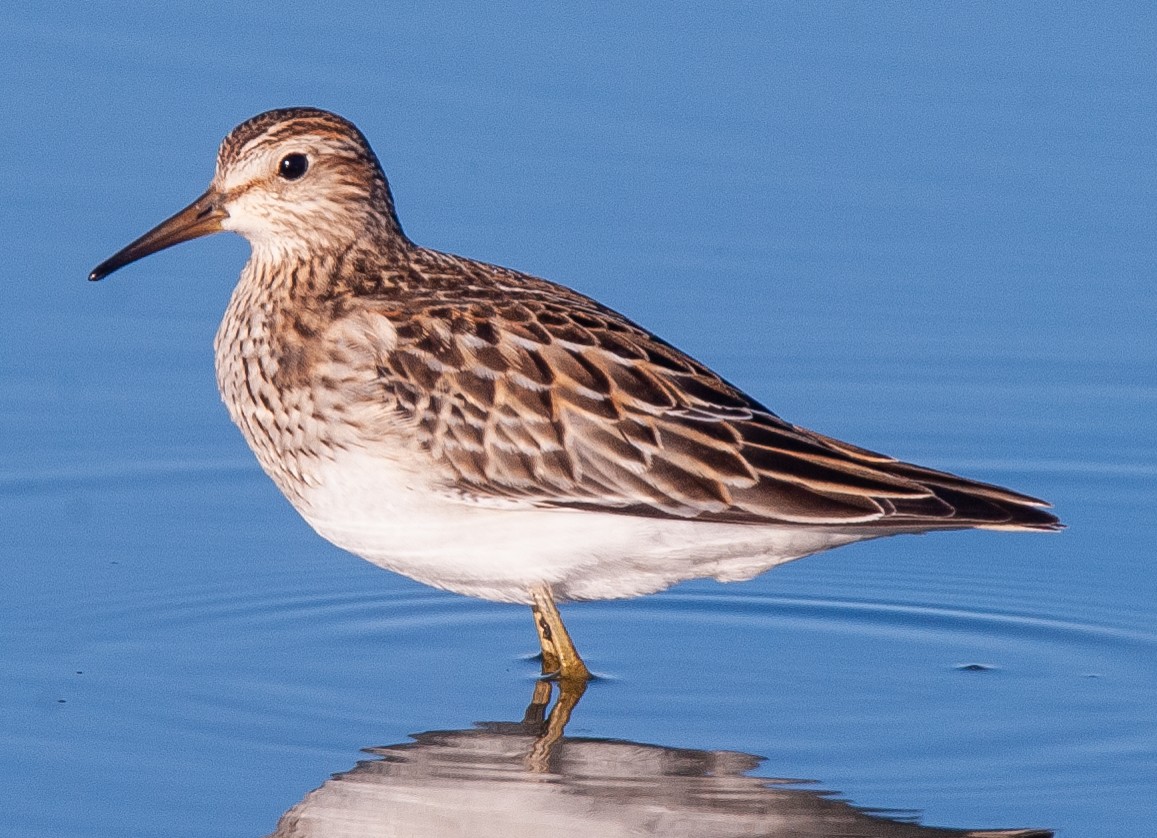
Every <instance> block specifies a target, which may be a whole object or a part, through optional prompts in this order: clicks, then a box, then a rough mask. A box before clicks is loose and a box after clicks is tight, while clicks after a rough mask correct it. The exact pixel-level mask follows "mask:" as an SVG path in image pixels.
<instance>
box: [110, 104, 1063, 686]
mask: <svg viewBox="0 0 1157 838" xmlns="http://www.w3.org/2000/svg"><path fill="white" fill-rule="evenodd" d="M221 229H225V230H233V231H236V232H239V233H241V234H242V235H245V236H246V237H247V238H249V240H250V241H251V243H252V245H253V256H252V258H251V260H250V262H249V263H248V264H247V265H246V267H245V270H244V272H243V273H242V277H241V281H240V283H239V284H238V287H237V289H236V291H235V292H234V296H233V299H232V301H231V303H230V305H229V309H228V311H227V312H226V315H225V318H224V320H223V322H222V324H221V329H220V331H219V333H218V337H217V344H216V345H217V366H218V380H219V383H220V386H221V392H222V396H223V398H224V400H225V402H226V404H227V406H228V407H229V411H230V414H231V415H232V417H233V419H234V421H235V422H237V424H238V425H239V426H240V428H241V430H242V431H243V433H244V434H245V437H246V439H247V440H248V442H249V444H250V446H251V447H252V448H253V450H254V452H255V453H256V455H257V457H258V459H259V461H260V462H261V464H262V466H263V467H264V468H265V470H266V471H267V472H268V473H269V474H270V475H271V476H272V477H273V479H274V480H275V481H276V482H277V484H278V486H279V487H280V488H281V490H282V491H283V492H284V493H285V494H286V496H287V497H289V499H290V500H291V501H292V502H293V503H294V505H295V506H297V508H298V509H299V510H300V511H301V512H302V514H303V515H305V517H306V518H307V519H308V520H309V521H310V522H311V523H312V524H314V526H315V527H316V528H317V529H318V530H319V532H321V533H322V534H323V535H325V536H326V537H328V538H330V539H331V540H333V541H334V542H335V543H337V544H339V545H341V546H344V547H347V548H348V549H350V550H352V551H353V552H357V553H359V554H360V555H363V556H365V557H366V558H369V559H370V560H371V561H374V562H376V563H378V564H381V565H383V566H385V567H389V568H392V569H395V570H398V571H399V572H403V573H407V574H408V575H411V576H413V577H415V578H418V579H421V580H423V581H427V582H430V583H431V584H435V585H440V586H443V587H447V588H449V589H451V590H458V591H461V592H464V593H472V594H476V595H480V596H487V597H490V598H494V599H508V600H515V601H524V602H529V603H531V604H532V605H533V606H534V607H535V613H536V615H538V616H539V617H542V615H544V614H545V617H542V618H541V619H538V620H536V622H537V623H538V625H539V627H540V639H542V640H543V644H544V653H545V657H546V659H547V660H548V661H550V662H551V663H552V664H558V665H559V666H561V667H562V668H563V669H564V672H565V671H566V669H567V666H568V665H570V666H572V670H573V667H574V666H576V665H577V666H581V661H578V663H577V664H574V663H573V662H571V663H570V664H568V655H570V653H571V652H573V649H570V650H569V651H568V649H567V648H560V649H556V650H554V651H553V652H552V650H550V649H548V648H547V647H548V646H549V645H550V643H551V642H552V634H553V638H554V640H559V642H563V644H564V646H567V645H569V642H568V641H566V640H565V631H564V630H563V629H562V625H561V622H558V624H557V625H553V623H551V621H552V619H553V618H551V616H550V612H551V611H552V610H553V602H552V598H553V596H554V595H559V596H565V597H569V598H598V597H606V596H628V595H633V594H636V593H641V592H646V591H650V590H658V589H659V588H662V587H666V586H667V585H669V584H672V583H673V582H676V581H679V580H681V579H687V578H693V577H696V576H716V577H717V578H722V579H729V578H743V577H746V576H750V575H754V573H758V572H760V571H762V570H765V569H767V568H768V567H770V566H772V565H774V564H777V563H780V562H782V561H787V560H789V559H792V558H798V557H799V556H802V555H807V554H808V553H812V552H816V551H818V550H822V549H827V548H828V547H832V546H837V545H839V544H845V543H849V542H851V541H857V540H862V539H865V538H874V537H878V536H882V535H891V534H896V533H912V532H923V531H927V530H938V529H963V528H973V527H981V528H990V529H1025V530H1051V529H1057V528H1059V526H1060V525H1059V523H1058V521H1057V519H1056V518H1055V517H1054V516H1053V515H1051V514H1050V513H1048V512H1046V511H1044V510H1043V509H1042V508H1041V507H1044V506H1047V504H1045V503H1044V502H1043V501H1039V500H1036V499H1035V498H1031V497H1028V496H1026V495H1022V494H1019V493H1017V492H1013V491H1011V490H1008V489H1003V488H1001V487H999V486H993V485H990V484H987V483H979V482H976V481H972V480H968V479H965V478H961V477H956V476H955V475H951V474H947V473H944V472H940V471H934V470H932V469H927V468H923V467H921V466H916V465H912V464H909V463H904V462H901V461H898V460H895V459H893V458H891V457H887V456H884V455H881V454H876V453H873V452H871V451H866V450H864V449H862V448H857V447H856V446H853V445H849V444H847V443H843V442H839V441H838V440H834V439H830V438H828V437H825V436H822V435H820V434H817V433H814V432H812V431H808V430H806V429H804V428H800V427H797V426H795V425H792V424H790V423H788V422H785V421H784V420H782V419H780V418H779V417H778V416H776V415H775V414H774V413H772V412H771V411H770V410H768V409H767V408H765V407H764V406H763V405H761V404H760V403H759V402H757V401H755V400H754V399H752V398H750V397H749V396H747V395H746V394H744V393H743V392H741V391H740V390H739V389H737V388H736V387H734V386H732V385H731V384H729V383H728V382H727V381H725V380H724V379H722V378H720V377H719V376H718V375H716V374H715V373H714V372H712V371H711V370H709V369H708V368H707V367H705V366H703V365H702V364H700V363H699V362H697V361H695V360H694V359H692V358H690V357H688V356H687V355H685V354H683V353H682V352H680V351H679V350H677V349H675V348H674V347H672V346H671V345H670V344H667V343H665V342H664V341H662V340H660V339H659V338H658V337H656V336H655V335H653V334H651V333H649V332H648V331H646V330H645V329H643V328H641V327H640V326H638V325H636V324H635V323H633V322H631V321H630V320H628V319H627V318H625V317H623V316H622V315H620V314H618V313H617V312H614V311H612V310H610V309H608V308H606V307H605V306H603V305H600V304H599V303H597V302H595V301H594V300H591V299H589V298H588V297H585V296H583V295H581V294H579V293H577V292H575V291H572V290H570V289H568V288H565V287H562V286H559V285H556V284H554V283H551V282H547V281H546V280H542V279H538V278H535V277H531V276H527V275H525V274H521V273H518V272H516V271H512V270H509V269H507V268H502V267H498V266H495V265H488V264H484V263H481V262H476V261H473V260H470V259H464V258H462V257H458V256H452V255H449V254H445V253H439V252H436V251H433V250H428V249H425V248H422V247H419V246H417V245H415V244H414V243H412V242H411V241H410V240H409V239H408V238H407V237H406V236H405V234H404V233H403V232H402V229H401V226H400V224H399V222H398V219H397V215H396V213H395V211H394V205H393V199H392V197H391V195H390V190H389V186H388V184H387V182H386V178H385V175H384V174H383V173H382V170H381V167H380V165H379V164H378V161H377V158H376V157H375V156H374V153H373V151H372V150H371V149H370V146H369V144H368V143H367V142H366V140H365V137H363V136H362V134H361V132H360V131H358V129H357V128H356V127H354V126H353V125H352V124H351V123H349V122H348V121H346V120H344V119H342V118H341V117H338V116H336V115H334V114H330V113H327V112H325V111H320V110H315V109H310V108H293V109H287V110H278V111H270V112H268V113H265V114H261V115H260V116H257V117H254V118H253V119H251V120H249V121H248V122H245V123H243V124H242V125H240V126H238V127H237V128H235V129H234V130H233V131H232V132H231V133H230V134H229V136H228V137H226V139H225V141H224V142H223V143H222V145H221V149H220V152H219V154H218V161H217V173H216V176H215V177H214V179H213V184H212V185H211V187H210V189H209V191H208V192H206V194H205V195H204V196H202V198H200V199H198V201H197V202H195V203H194V204H193V205H191V206H190V207H189V208H188V209H187V210H185V211H183V212H182V213H180V214H178V215H177V216H174V217H173V218H172V219H170V220H169V221H167V222H165V223H164V224H162V225H160V226H159V227H157V228H156V229H154V230H153V231H152V232H150V233H148V234H146V235H145V236H144V237H142V238H141V239H139V240H138V241H136V242H134V243H133V244H131V245H129V246H128V247H127V248H125V249H124V250H122V251H121V252H120V253H118V254H117V255H116V256H114V257H113V258H112V259H110V260H108V261H107V262H105V263H104V264H102V265H101V266H99V267H98V268H97V269H96V270H95V271H94V272H93V274H92V278H93V279H99V278H101V277H102V276H104V275H106V274H108V273H110V272H111V271H113V270H115V269H117V268H119V267H121V266H122V265H124V264H127V263H128V262H131V261H133V260H135V259H137V258H140V257H141V256H144V255H147V254H148V253H151V252H153V251H155V250H159V249H161V248H163V247H168V246H170V245H172V244H175V243H177V242H179V241H184V240H186V239H188V238H193V237H195V236H199V235H205V234H207V233H210V232H215V231H217V230H221ZM564 513H565V514H564ZM528 515H529V516H530V517H527V516H528ZM573 515H579V516H585V517H582V520H583V521H589V527H588V528H589V529H590V530H592V532H591V533H590V534H586V533H585V532H584V530H583V528H581V527H580V528H578V529H574V528H573V527H572V525H573V522H575V521H576V520H578V519H576V518H574V517H570V516H573ZM496 516H497V517H496ZM665 522H666V523H665ZM568 527H569V528H570V529H568ZM539 528H541V531H539ZM558 528H561V529H558ZM568 539H570V540H571V541H572V543H571V545H570V546H569V547H567V546H565V545H564V546H560V542H563V541H566V540H568ZM535 545H542V546H543V553H544V554H543V555H542V556H537V555H534V554H529V555H524V556H513V555H512V554H515V553H517V552H518V551H520V550H521V551H529V550H533V549H535ZM544 619H545V620H546V622H545V623H544ZM547 623H551V624H550V625H547ZM544 626H545V627H546V628H545V629H544ZM552 629H553V632H552ZM543 631H545V635H543V634H542V632H543ZM560 633H561V634H562V635H563V637H562V638H561V639H560V638H559V637H558V635H559V634H560ZM555 653H556V654H555ZM551 654H555V657H554V658H551V657H550V656H551ZM574 660H576V661H577V660H578V658H577V654H575V655H574ZM582 672H583V673H585V669H584V670H582Z"/></svg>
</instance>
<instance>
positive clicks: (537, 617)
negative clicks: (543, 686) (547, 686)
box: [530, 585, 591, 694]
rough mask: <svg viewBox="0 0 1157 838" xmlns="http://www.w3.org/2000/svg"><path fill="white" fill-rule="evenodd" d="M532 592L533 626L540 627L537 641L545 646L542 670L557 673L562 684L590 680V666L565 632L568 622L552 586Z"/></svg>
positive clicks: (543, 672) (534, 589)
mask: <svg viewBox="0 0 1157 838" xmlns="http://www.w3.org/2000/svg"><path fill="white" fill-rule="evenodd" d="M530 596H531V605H530V610H531V612H532V613H533V614H534V627H535V629H537V630H538V642H539V645H540V646H542V674H543V675H552V676H555V677H557V678H558V680H559V681H560V682H561V683H563V684H567V683H571V684H575V683H582V684H585V683H586V682H587V681H588V680H590V677H591V673H590V670H588V669H587V666H586V664H585V663H583V659H582V658H581V657H579V653H578V650H577V649H576V648H575V647H574V643H573V642H571V639H570V635H569V634H567V632H566V626H564V625H563V624H562V616H561V615H560V614H559V613H558V607H557V606H555V604H554V596H553V595H552V594H551V592H550V588H549V587H547V586H546V585H541V586H539V587H537V588H533V589H531V592H530ZM580 694H581V693H580Z"/></svg>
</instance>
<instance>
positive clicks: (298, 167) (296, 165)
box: [277, 154, 309, 180]
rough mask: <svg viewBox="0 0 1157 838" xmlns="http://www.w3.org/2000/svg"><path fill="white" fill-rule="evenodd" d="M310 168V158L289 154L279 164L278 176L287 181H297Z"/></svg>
mask: <svg viewBox="0 0 1157 838" xmlns="http://www.w3.org/2000/svg"><path fill="white" fill-rule="evenodd" d="M308 168H309V158H308V157H306V156H305V155H304V154H287V155H285V156H284V157H282V158H281V162H280V163H278V164H277V174H278V175H280V176H281V177H283V178H285V179H286V180H297V179H298V178H299V177H301V176H302V175H304V174H305V170H306V169H308Z"/></svg>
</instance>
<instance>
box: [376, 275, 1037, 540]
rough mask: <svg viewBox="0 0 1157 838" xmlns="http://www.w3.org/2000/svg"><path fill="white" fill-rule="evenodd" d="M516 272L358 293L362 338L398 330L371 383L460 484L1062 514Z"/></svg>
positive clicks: (892, 512)
mask: <svg viewBox="0 0 1157 838" xmlns="http://www.w3.org/2000/svg"><path fill="white" fill-rule="evenodd" d="M447 258H449V257H447ZM512 276H514V277H515V278H516V279H518V281H519V282H521V283H523V285H522V286H520V287H519V289H518V290H519V293H518V294H517V295H514V294H509V293H508V294H506V295H505V297H504V295H502V294H495V293H485V294H484V293H481V292H477V289H475V291H476V292H477V293H475V294H474V295H473V296H472V295H471V294H469V293H464V292H463V290H462V288H460V287H459V288H458V289H456V290H457V294H456V296H454V297H453V298H448V299H442V298H439V300H438V304H437V305H432V304H430V303H429V301H426V303H425V304H421V305H419V304H411V305H409V306H406V307H401V306H398V305H397V304H396V301H393V303H392V304H390V305H386V304H385V303H384V302H383V301H382V300H381V299H379V298H375V297H367V296H363V297H360V298H358V303H359V304H360V309H359V311H358V316H360V317H362V318H365V317H367V316H368V317H371V318H373V317H384V318H388V319H389V320H390V324H391V325H392V330H390V329H367V330H366V333H367V334H368V335H371V336H372V335H380V334H382V333H389V334H392V335H393V336H394V338H395V339H394V343H393V345H392V346H390V347H388V348H386V349H385V350H383V347H381V346H376V347H375V348H374V349H375V352H376V357H378V358H379V360H378V363H377V366H376V367H375V373H374V374H375V376H376V381H375V384H376V386H377V388H378V391H379V392H381V391H383V390H384V391H385V392H387V393H388V395H389V399H388V400H389V403H390V404H391V405H392V406H393V409H394V410H395V411H396V414H397V416H396V417H395V418H396V419H397V420H398V421H400V422H401V423H403V424H404V425H406V426H407V427H410V428H412V429H413V435H414V440H415V443H416V444H417V445H418V446H419V447H420V448H422V449H423V450H424V451H426V452H427V453H428V454H429V455H430V456H431V458H432V460H433V462H434V468H435V471H436V472H437V474H438V476H439V479H441V480H442V481H444V483H445V484H446V485H447V487H448V488H449V487H452V488H453V490H454V491H457V492H465V493H467V494H471V495H474V496H475V497H477V498H479V499H482V500H485V499H487V498H492V499H511V498H517V499H520V500H523V501H526V502H529V503H533V504H537V505H542V506H554V507H574V508H584V509H589V508H599V509H605V510H609V511H617V512H623V513H628V514H636V515H655V516H671V517H678V518H702V519H705V520H717V521H733V522H737V523H748V524H768V523H796V524H808V525H815V526H845V527H848V526H855V527H868V528H871V527H882V528H884V529H885V530H887V531H903V530H913V531H915V530H922V529H931V528H953V527H956V528H959V527H974V526H982V527H983V526H992V527H1008V528H1037V529H1051V528H1055V527H1057V526H1059V525H1058V523H1057V521H1056V518H1055V517H1053V516H1052V515H1051V514H1050V513H1048V512H1045V511H1043V510H1042V509H1040V508H1039V507H1042V506H1046V505H1047V504H1044V503H1043V502H1042V501H1039V500H1037V499H1035V498H1031V497H1028V496H1026V495H1021V494H1019V493H1016V492H1012V491H1010V490H1008V489H1003V488H1001V487H999V486H993V485H990V484H985V483H978V482H975V481H971V480H968V479H966V478H961V477H956V476H955V475H951V474H947V473H945V472H939V471H934V470H931V469H926V468H923V467H920V466H916V465H912V464H910V463H904V462H901V461H899V460H896V459H894V458H891V457H888V456H885V455H883V454H877V453H876V452H873V451H868V450H867V449H863V448H859V447H857V446H854V445H851V444H849V443H845V442H841V441H839V440H835V439H831V438H829V437H826V436H823V435H821V434H817V433H814V432H812V431H808V430H806V429H804V428H800V427H797V426H795V425H791V424H789V423H787V422H785V421H784V420H782V419H780V418H779V417H778V416H776V415H775V414H774V413H772V412H771V411H769V410H767V409H766V408H765V407H763V406H762V405H761V404H759V403H758V402H756V401H755V400H754V399H751V398H750V397H748V396H747V395H745V394H744V393H743V392H741V391H740V390H738V389H737V388H735V387H734V386H732V385H731V384H729V383H728V382H727V381H725V380H724V379H722V378H720V377H719V376H718V375H716V374H715V373H713V372H712V371H711V370H709V369H708V368H706V367H705V366H703V365H702V364H700V363H699V362H697V361H695V360H694V359H692V358H690V357H689V356H687V355H685V354H683V353H682V352H679V351H678V350H677V349H675V348H673V347H671V346H670V345H668V344H666V343H664V342H663V341H662V340H660V339H659V338H657V337H655V336H654V335H651V334H650V333H648V332H646V331H645V330H643V329H641V328H640V327H638V326H636V325H635V324H633V323H631V322H630V321H629V320H626V319H625V318H623V317H621V316H620V315H618V314H616V313H615V312H612V311H610V310H609V309H605V308H603V307H602V306H599V305H598V304H597V303H594V302H593V301H591V300H588V299H587V298H585V297H582V296H581V295H578V294H576V293H575V292H572V291H569V290H568V289H565V288H562V287H561V286H554V285H551V284H549V283H545V282H544V281H542V280H536V279H533V278H530V277H521V276H520V275H512ZM491 290H492V291H493V289H491Z"/></svg>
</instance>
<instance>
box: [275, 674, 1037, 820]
mask: <svg viewBox="0 0 1157 838" xmlns="http://www.w3.org/2000/svg"><path fill="white" fill-rule="evenodd" d="M581 695H582V690H581V689H579V690H577V691H574V690H570V689H568V690H564V691H563V693H562V695H560V696H559V699H558V701H557V702H556V703H555V706H554V707H553V708H551V710H550V712H549V714H548V713H547V712H546V710H547V707H548V704H549V702H550V698H551V686H550V684H548V683H547V682H545V681H541V682H539V683H538V685H537V686H536V688H535V694H534V698H533V700H532V702H531V704H530V707H529V708H528V709H527V712H526V717H525V718H524V719H523V720H522V721H521V722H484V723H481V724H479V725H478V726H477V727H475V728H473V729H470V730H443V731H430V732H428V733H419V734H417V735H416V736H414V737H413V739H414V741H412V742H406V743H403V744H398V745H388V746H385V747H381V748H372V749H369V753H372V754H374V755H375V756H376V757H378V759H373V760H366V761H364V762H359V763H358V764H357V765H356V766H355V767H354V768H353V769H352V770H351V771H347V772H345V773H343V774H338V775H336V776H334V777H333V778H332V779H330V780H328V781H326V782H325V783H324V784H323V785H322V786H321V787H320V788H318V789H316V790H314V791H312V792H310V793H309V794H307V795H306V796H305V799H304V800H302V801H301V802H300V803H298V804H297V805H296V806H294V807H293V808H291V809H290V810H289V811H288V812H286V813H285V814H284V815H283V816H282V818H281V820H280V821H279V822H278V824H277V830H276V831H275V832H274V833H273V834H272V836H270V838H306V836H308V837H309V838H369V837H370V836H438V838H450V837H451V836H467V835H468V836H472V838H475V837H476V838H486V836H497V838H520V836H535V838H538V836H542V835H547V834H549V835H582V836H600V838H602V836H607V837H608V838H616V836H638V835H663V836H688V838H689V837H690V836H698V837H699V838H709V836H734V837H735V838H738V836H767V837H768V838H772V837H773V836H779V837H780V838H787V836H791V838H821V836H822V837H823V838H828V836H841V838H856V837H857V836H865V837H866V836H872V837H873V838H885V837H887V838H918V837H919V838H936V836H945V838H946V837H947V836H974V838H981V836H987V837H988V838H996V836H1022V838H1030V836H1031V838H1047V837H1048V836H1051V835H1052V833H1051V832H1049V831H1047V830H1033V829H1025V830H983V831H968V830H957V829H936V828H934V827H925V826H921V825H919V824H918V823H914V822H912V820H911V819H910V818H907V817H903V816H901V817H899V819H896V817H895V815H894V813H892V814H893V817H889V813H883V812H880V811H875V812H869V811H865V810H863V809H859V808H857V807H855V806H853V805H852V804H850V803H847V802H845V801H842V800H839V799H837V798H835V797H834V796H833V795H832V793H830V792H823V791H816V790H810V789H801V788H798V785H799V782H798V781H789V780H772V779H767V778H764V777H750V776H748V775H747V772H749V771H751V770H752V769H754V768H755V767H756V766H757V765H758V764H759V763H760V762H761V759H760V758H759V757H756V756H752V755H750V754H741V753H736V752H733V751H697V750H692V749H688V748H665V747H663V746H661V745H642V744H638V743H635V742H624V741H620V740H612V739H582V738H567V737H565V736H564V735H563V729H564V727H565V725H566V722H567V720H568V719H569V718H570V714H571V711H572V710H573V709H574V707H575V705H576V704H577V703H578V700H579V698H580V697H581Z"/></svg>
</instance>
